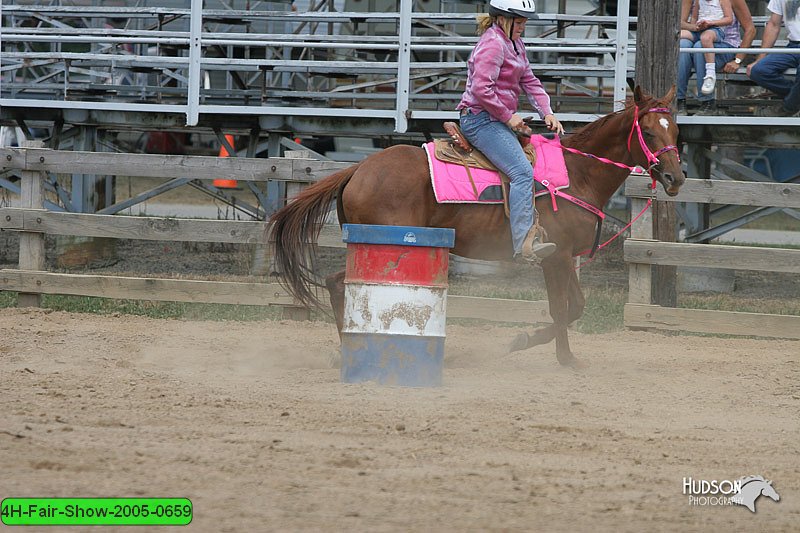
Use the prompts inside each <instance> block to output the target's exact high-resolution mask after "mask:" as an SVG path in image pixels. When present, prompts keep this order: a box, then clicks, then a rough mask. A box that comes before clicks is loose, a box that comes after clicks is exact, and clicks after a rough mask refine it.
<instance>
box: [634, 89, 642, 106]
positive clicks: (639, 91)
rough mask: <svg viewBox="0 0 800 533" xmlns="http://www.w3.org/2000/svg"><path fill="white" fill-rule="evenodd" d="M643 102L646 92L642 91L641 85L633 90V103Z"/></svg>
mask: <svg viewBox="0 0 800 533" xmlns="http://www.w3.org/2000/svg"><path fill="white" fill-rule="evenodd" d="M642 100H644V91H642V86H641V85H637V86H636V87H634V88H633V101H634V102H636V103H637V104H639V103H641V102H642Z"/></svg>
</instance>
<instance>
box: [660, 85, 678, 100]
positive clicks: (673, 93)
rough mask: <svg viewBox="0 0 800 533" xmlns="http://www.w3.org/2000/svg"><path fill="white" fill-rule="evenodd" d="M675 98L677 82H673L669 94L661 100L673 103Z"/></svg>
mask: <svg viewBox="0 0 800 533" xmlns="http://www.w3.org/2000/svg"><path fill="white" fill-rule="evenodd" d="M674 98H675V84H674V83H673V84H672V88H671V89H670V90H669V92H667V94H665V95H664V98H662V99H661V100H662V101H663V102H664V103H667V104H670V103H672V100H673V99H674Z"/></svg>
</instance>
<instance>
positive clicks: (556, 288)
mask: <svg viewBox="0 0 800 533" xmlns="http://www.w3.org/2000/svg"><path fill="white" fill-rule="evenodd" d="M552 259H553V260H552V261H547V262H542V271H543V272H544V281H545V285H546V286H547V299H548V300H549V302H550V317H551V318H552V319H553V326H552V327H553V333H554V336H555V339H556V358H557V359H558V362H559V363H561V365H563V366H570V367H573V368H577V367H580V366H581V363H580V362H579V361H578V359H577V358H576V357H575V356H574V355H573V354H572V351H571V350H570V348H569V335H568V330H567V328H568V327H569V324H570V322H571V320H570V309H569V307H570V306H569V304H570V301H569V293H570V290H569V289H570V277H571V276H575V272H574V270H573V269H572V258H571V257H570V256H569V254H559V256H558V258H555V257H554V258H552ZM581 311H583V310H582V309H581Z"/></svg>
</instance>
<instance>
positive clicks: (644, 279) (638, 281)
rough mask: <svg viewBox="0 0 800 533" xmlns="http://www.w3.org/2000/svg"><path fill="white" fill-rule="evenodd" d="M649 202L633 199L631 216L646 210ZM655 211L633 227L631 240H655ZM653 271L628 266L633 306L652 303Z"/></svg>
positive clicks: (629, 290) (641, 218)
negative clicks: (653, 214)
mask: <svg viewBox="0 0 800 533" xmlns="http://www.w3.org/2000/svg"><path fill="white" fill-rule="evenodd" d="M646 202H647V201H646V200H644V199H643V198H631V215H632V216H636V215H637V214H638V213H640V212H641V211H642V209H644V206H645V203H646ZM652 213H653V211H652V210H651V209H648V210H647V211H645V212H644V214H643V215H642V216H641V217H639V220H637V221H636V222H634V223H633V225H632V226H631V239H652V238H653V217H652ZM651 272H652V269H651V268H650V265H643V264H640V263H630V264H629V265H628V302H629V303H633V304H648V305H650V303H651V289H650V287H651V285H652V274H651Z"/></svg>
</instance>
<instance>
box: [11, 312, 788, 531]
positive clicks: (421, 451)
mask: <svg viewBox="0 0 800 533" xmlns="http://www.w3.org/2000/svg"><path fill="white" fill-rule="evenodd" d="M516 331H518V330H515V329H512V328H501V327H493V326H485V327H475V328H468V327H464V326H448V331H447V334H448V337H447V341H446V344H447V355H446V367H445V385H444V386H443V387H441V388H437V389H424V390H423V389H404V388H392V387H379V386H377V385H374V384H362V385H352V384H341V383H340V382H339V374H338V370H337V369H335V368H331V363H330V360H331V356H332V354H335V353H336V351H337V348H338V343H337V340H336V333H335V330H334V328H333V326H331V325H330V324H325V323H297V322H251V323H225V322H191V321H178V320H156V319H147V318H141V317H134V316H96V315H82V314H70V313H63V312H47V311H42V310H18V309H3V310H0V332H1V334H0V376H1V379H0V403H1V404H2V409H0V497H8V496H14V497H23V496H30V497H33V496H36V497H45V496H47V497H55V496H62V497H89V496H94V497H110V496H115V497H123V496H127V497H145V496H146V497H188V498H190V499H191V500H192V502H193V504H194V510H195V516H194V521H193V523H192V524H191V526H189V529H191V530H192V531H209V532H216V531H268V530H282V531H287V530H290V531H297V530H301V531H310V530H352V531H367V530H368V531H408V530H415V531H463V530H503V531H510V530H515V531H517V530H519V531H521V530H538V531H589V530H591V531H631V532H634V531H635V532H641V531H678V530H680V531H745V530H752V531H787V532H788V531H797V529H798V524H800V459H798V458H800V439H798V434H800V416H798V412H800V343H798V342H792V341H776V340H749V339H725V338H710V337H694V336H665V335H660V334H653V333H643V332H621V333H615V334H603V335H581V334H577V333H575V334H573V335H572V339H573V348H574V350H575V352H576V354H578V355H579V356H581V357H582V358H583V359H584V360H585V361H587V362H588V363H589V364H590V367H589V368H588V369H587V370H585V371H582V372H580V373H576V372H574V371H570V370H565V369H562V368H559V366H558V365H557V363H556V361H555V356H554V351H553V346H544V347H538V348H533V349H530V350H527V351H524V352H518V353H515V354H512V355H505V354H504V349H503V345H504V344H505V343H506V342H507V341H508V340H510V339H511V338H512V337H513V335H514V334H515V333H516ZM750 474H760V475H763V476H765V477H766V478H768V479H770V480H772V481H773V486H774V488H775V489H776V490H777V492H778V493H779V494H780V496H781V500H780V502H778V503H776V502H774V501H773V500H771V499H768V498H766V497H763V496H762V497H761V498H760V499H759V500H758V501H757V512H756V513H751V512H750V511H749V510H748V509H746V508H745V507H741V506H716V507H710V506H692V505H689V503H688V497H687V496H686V495H684V494H683V493H682V491H683V487H682V483H683V478H685V477H692V478H694V479H706V480H711V479H738V478H739V477H741V476H745V475H750ZM37 529H39V530H42V531H48V532H51V531H54V528H50V529H44V528H27V529H26V531H36V530H37ZM78 529H79V528H70V529H69V531H75V530H78ZM119 529H120V530H122V529H123V528H119ZM98 530H107V529H106V528H93V529H91V531H98ZM125 531H129V529H125Z"/></svg>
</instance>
